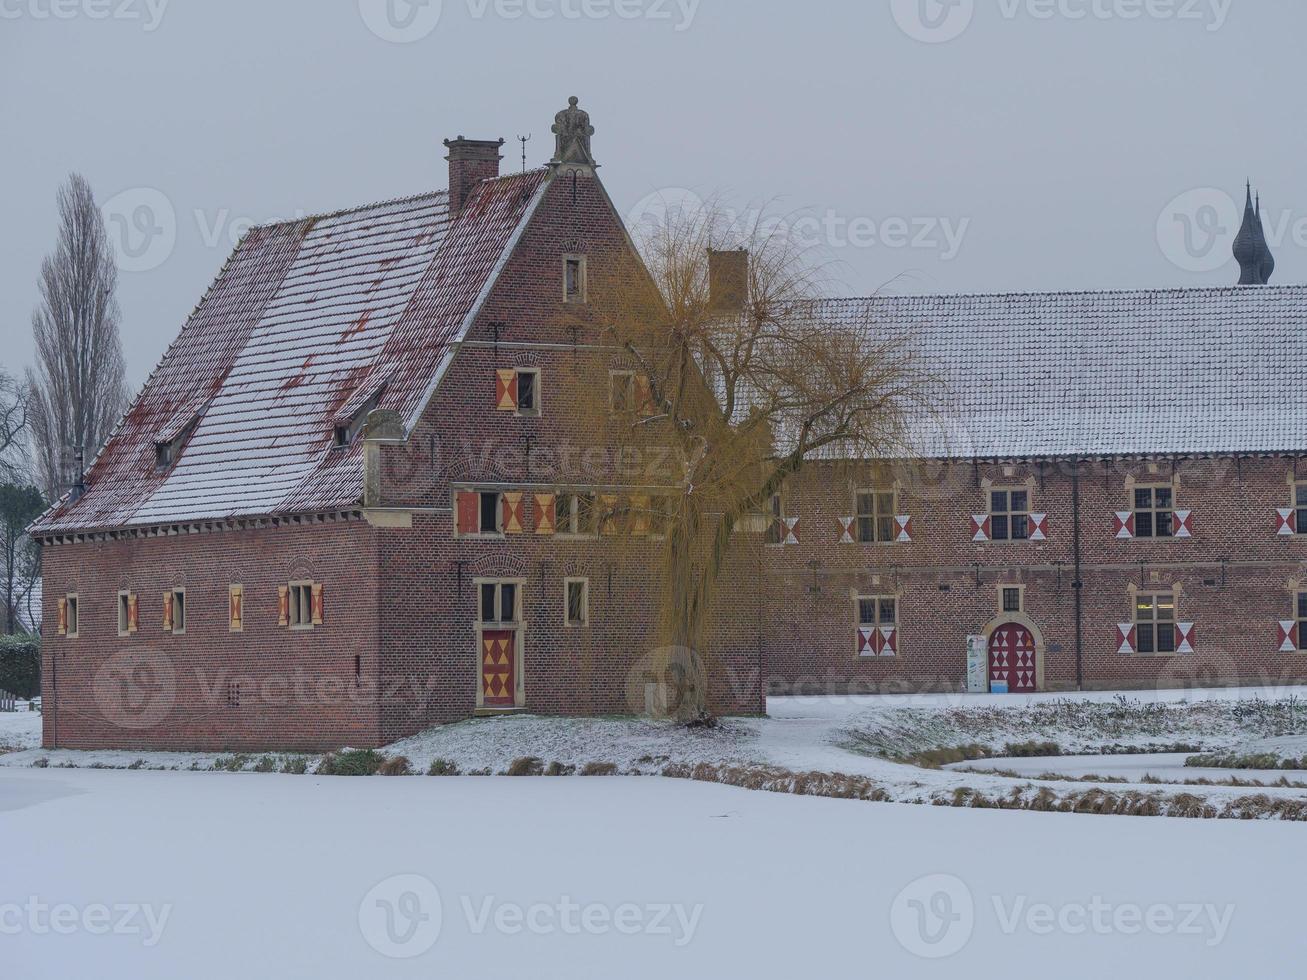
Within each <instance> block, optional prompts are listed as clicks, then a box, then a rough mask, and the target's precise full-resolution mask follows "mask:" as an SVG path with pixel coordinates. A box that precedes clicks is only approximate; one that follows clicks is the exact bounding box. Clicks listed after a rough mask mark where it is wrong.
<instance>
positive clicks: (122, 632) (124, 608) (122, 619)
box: [117, 589, 132, 637]
mask: <svg viewBox="0 0 1307 980" xmlns="http://www.w3.org/2000/svg"><path fill="white" fill-rule="evenodd" d="M131 602H132V593H131V592H130V591H128V590H127V589H119V590H118V605H117V610H118V635H119V636H120V637H125V636H131V635H132V609H131Z"/></svg>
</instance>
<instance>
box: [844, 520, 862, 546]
mask: <svg viewBox="0 0 1307 980" xmlns="http://www.w3.org/2000/svg"><path fill="white" fill-rule="evenodd" d="M857 523H858V519H857V518H856V517H841V518H840V544H854V543H855V541H856V540H857V539H856V538H854V536H853V529H854V527H855V526H856V525H857Z"/></svg>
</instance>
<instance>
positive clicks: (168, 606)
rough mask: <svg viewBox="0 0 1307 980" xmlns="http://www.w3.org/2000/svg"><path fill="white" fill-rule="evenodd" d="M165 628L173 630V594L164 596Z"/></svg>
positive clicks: (168, 593)
mask: <svg viewBox="0 0 1307 980" xmlns="http://www.w3.org/2000/svg"><path fill="white" fill-rule="evenodd" d="M163 628H164V629H165V630H171V629H172V592H165V593H164V594H163Z"/></svg>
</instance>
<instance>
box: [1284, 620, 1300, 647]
mask: <svg viewBox="0 0 1307 980" xmlns="http://www.w3.org/2000/svg"><path fill="white" fill-rule="evenodd" d="M1280 652H1281V653H1297V652H1298V622H1297V620H1293V619H1283V620H1281V621H1280Z"/></svg>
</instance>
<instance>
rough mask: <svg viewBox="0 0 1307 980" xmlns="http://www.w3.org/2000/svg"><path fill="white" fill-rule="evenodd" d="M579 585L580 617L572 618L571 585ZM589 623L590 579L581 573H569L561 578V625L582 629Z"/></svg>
mask: <svg viewBox="0 0 1307 980" xmlns="http://www.w3.org/2000/svg"><path fill="white" fill-rule="evenodd" d="M574 585H579V586H580V587H581V617H580V619H575V620H574V619H572V586H574ZM589 625H590V579H589V578H587V577H585V576H582V575H569V576H567V577H566V578H564V579H563V626H564V628H566V629H582V628H584V627H587V626H589Z"/></svg>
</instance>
